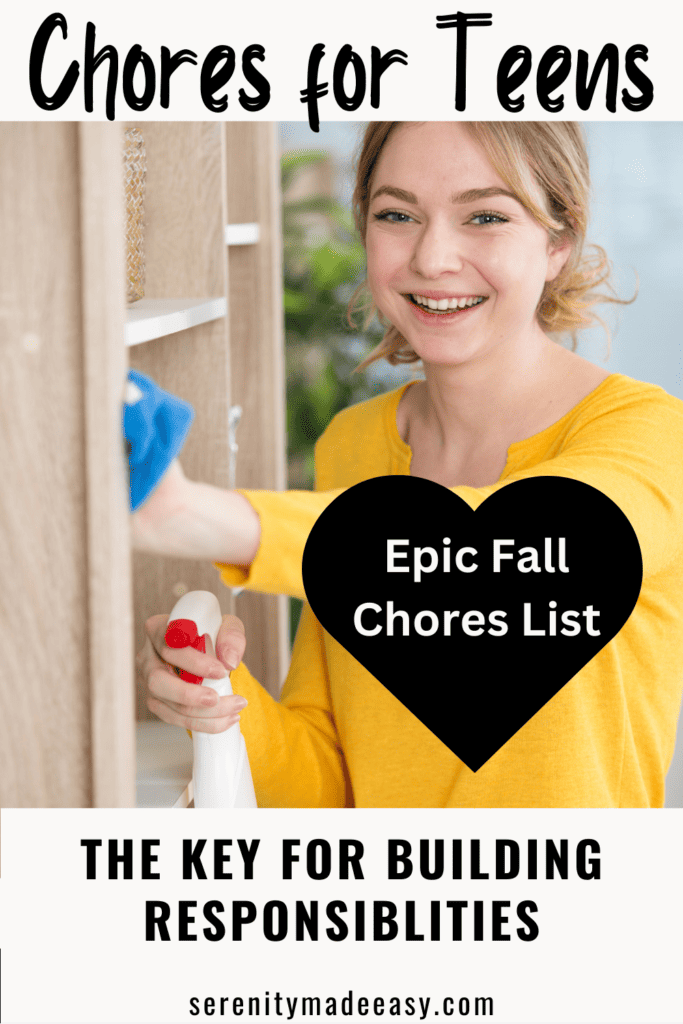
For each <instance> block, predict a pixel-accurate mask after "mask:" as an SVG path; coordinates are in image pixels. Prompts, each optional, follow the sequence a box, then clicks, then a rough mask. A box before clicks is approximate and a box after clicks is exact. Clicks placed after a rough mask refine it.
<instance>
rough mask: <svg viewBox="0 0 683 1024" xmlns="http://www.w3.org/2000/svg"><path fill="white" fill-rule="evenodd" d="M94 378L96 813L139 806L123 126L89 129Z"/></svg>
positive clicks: (89, 325) (88, 313)
mask: <svg viewBox="0 0 683 1024" xmlns="http://www.w3.org/2000/svg"><path fill="white" fill-rule="evenodd" d="M79 137H80V177H81V187H80V196H81V255H82V293H83V335H84V368H85V378H84V379H85V416H86V475H87V520H88V585H89V626H90V636H89V640H90V643H89V651H90V686H91V725H92V803H93V806H95V807H132V806H134V804H135V771H134V763H135V749H134V748H135V740H134V715H133V704H134V701H133V695H134V688H133V649H132V625H133V622H132V609H131V597H132V594H131V555H130V530H129V518H128V476H127V472H126V464H125V458H124V455H123V449H122V440H121V401H122V396H123V386H124V380H125V376H126V352H125V349H124V346H123V307H124V295H125V275H124V257H123V241H122V238H123V219H124V218H123V188H122V171H121V154H122V138H121V129H120V126H119V125H110V124H99V123H95V122H93V123H85V124H81V125H79Z"/></svg>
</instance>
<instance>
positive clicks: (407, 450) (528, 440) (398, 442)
mask: <svg viewBox="0 0 683 1024" xmlns="http://www.w3.org/2000/svg"><path fill="white" fill-rule="evenodd" d="M623 377H624V375H623V374H621V373H610V374H609V375H608V376H607V377H605V378H604V380H601V381H600V383H599V384H598V385H597V387H595V388H593V390H592V391H589V392H588V394H587V395H584V397H583V398H582V399H581V401H580V402H577V403H576V405H575V406H573V407H572V408H571V409H569V411H568V412H566V413H565V414H564V416H561V417H560V418H559V419H558V420H555V422H554V423H551V424H550V425H549V426H547V427H544V428H543V430H539V431H537V433H535V434H531V435H530V436H529V437H524V438H522V439H521V440H520V441H513V442H512V443H511V444H510V445H509V446H508V450H507V455H506V459H505V466H504V467H503V471H502V473H501V475H500V477H499V478H498V480H499V481H500V480H502V479H503V478H504V477H505V475H506V473H507V472H508V469H509V465H510V460H511V456H512V453H513V452H514V453H517V452H518V451H519V450H520V449H522V450H523V449H524V448H525V447H529V448H533V447H534V446H535V445H536V444H537V443H538V442H539V441H540V440H541V439H542V438H543V437H544V436H545V435H546V434H550V433H552V432H553V431H557V430H558V428H559V427H560V426H561V425H562V424H563V423H564V421H565V420H567V419H569V417H570V416H574V415H575V414H576V413H577V412H578V411H579V410H580V409H581V407H582V406H583V405H585V404H586V403H587V402H588V401H589V400H591V399H594V398H595V397H596V395H598V394H599V393H600V392H601V391H602V389H603V388H604V387H605V385H607V384H608V383H613V382H615V381H616V380H623ZM417 383H418V381H416V380H409V381H408V382H407V383H406V384H403V385H402V386H401V387H400V388H397V389H396V390H395V391H394V392H393V393H392V397H393V401H392V402H390V403H389V405H388V407H387V412H388V428H389V437H390V439H391V441H392V443H393V446H394V449H395V450H396V451H397V453H398V454H399V455H400V456H401V457H402V458H403V459H404V460H405V462H406V467H405V470H404V471H405V473H406V474H407V475H408V476H410V465H411V462H412V458H413V450H412V448H411V447H410V445H409V444H407V443H406V442H405V441H404V440H403V438H402V437H401V435H400V434H399V432H398V424H397V422H396V414H397V412H398V406H399V403H400V401H401V399H402V398H403V395H404V394H405V392H406V391H407V390H408V388H410V387H412V386H413V384H417Z"/></svg>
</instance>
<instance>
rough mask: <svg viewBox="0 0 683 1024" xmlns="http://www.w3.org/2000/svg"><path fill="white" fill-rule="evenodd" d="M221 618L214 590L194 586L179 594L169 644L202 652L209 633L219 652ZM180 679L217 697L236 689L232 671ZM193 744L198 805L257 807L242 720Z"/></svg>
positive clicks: (202, 735)
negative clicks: (214, 676)
mask: <svg viewBox="0 0 683 1024" xmlns="http://www.w3.org/2000/svg"><path fill="white" fill-rule="evenodd" d="M221 622H222V615H221V609H220V605H219V604H218V600H217V598H216V596H215V594H212V593H211V592H210V591H208V590H193V591H191V593H189V594H185V596H184V597H181V598H180V600H179V601H178V603H177V604H176V606H175V608H174V609H173V611H172V612H171V616H170V618H169V621H168V626H167V628H166V643H167V645H168V646H169V647H174V648H179V647H194V648H195V650H200V651H202V652H203V651H205V637H206V635H207V634H208V635H209V637H210V638H211V642H212V644H213V648H214V650H215V648H216V637H217V635H218V630H219V628H220V625H221ZM181 678H185V679H187V680H189V681H190V682H196V683H201V684H203V685H204V686H208V687H209V688H210V689H212V690H214V691H215V692H216V693H217V694H218V696H219V697H224V696H225V695H226V694H231V693H232V686H231V685H230V676H229V675H227V676H226V677H225V678H224V679H201V678H199V677H198V676H190V675H189V673H183V675H182V676H181ZM192 743H193V748H194V766H193V789H194V805H195V807H256V806H257V804H256V796H255V794H254V784H253V782H252V778H251V771H250V769H249V759H248V757H247V748H246V744H245V742H244V737H243V736H242V733H241V732H240V727H239V723H236V724H235V725H233V726H231V727H230V728H229V729H227V730H226V731H225V732H222V733H218V734H216V735H213V734H209V733H205V732H194V733H193V734H192Z"/></svg>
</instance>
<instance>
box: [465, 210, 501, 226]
mask: <svg viewBox="0 0 683 1024" xmlns="http://www.w3.org/2000/svg"><path fill="white" fill-rule="evenodd" d="M507 222H508V218H507V217H504V216H503V215H502V213H492V212H484V213H475V214H474V216H472V217H470V224H507Z"/></svg>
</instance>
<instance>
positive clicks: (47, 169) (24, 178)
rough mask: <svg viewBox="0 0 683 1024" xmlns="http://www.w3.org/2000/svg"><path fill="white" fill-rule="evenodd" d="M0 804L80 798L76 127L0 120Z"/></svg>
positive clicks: (83, 722) (83, 606) (84, 618)
mask: <svg viewBox="0 0 683 1024" xmlns="http://www.w3.org/2000/svg"><path fill="white" fill-rule="evenodd" d="M0 234H1V235H2V246H0V356H1V358H2V373H1V374H0V434H1V436H2V446H1V448H0V470H1V473H2V500H1V502H0V572H1V573H2V588H0V622H1V627H0V628H1V629H2V635H3V637H4V643H3V655H2V659H1V660H0V665H1V667H0V673H1V674H2V681H1V683H0V804H2V805H3V806H22V807H25V806H51V807H59V806H88V805H89V804H90V803H91V801H92V791H91V782H90V712H91V709H90V702H89V695H88V687H87V680H88V674H89V660H88V601H87V531H86V484H85V449H84V417H83V363H82V339H81V289H82V283H81V277H80V266H81V261H80V249H79V244H80V228H79V199H78V128H77V126H76V125H71V124H61V123H47V122H46V123H15V124H9V123H5V124H3V125H1V126H0Z"/></svg>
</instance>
